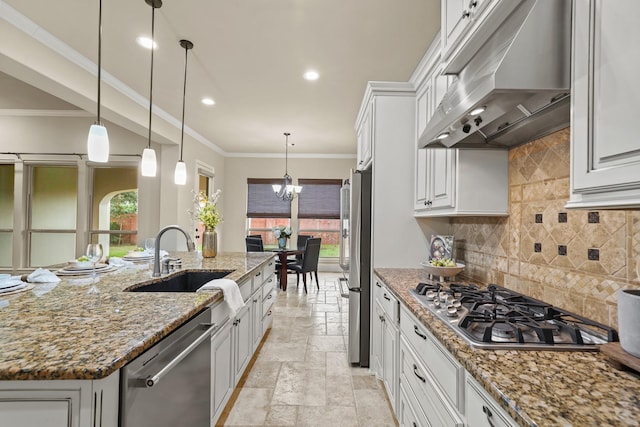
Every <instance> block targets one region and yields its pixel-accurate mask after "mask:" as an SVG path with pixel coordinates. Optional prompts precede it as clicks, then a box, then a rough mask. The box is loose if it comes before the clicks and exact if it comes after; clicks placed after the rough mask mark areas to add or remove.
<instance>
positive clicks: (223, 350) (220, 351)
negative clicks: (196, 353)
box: [211, 323, 235, 422]
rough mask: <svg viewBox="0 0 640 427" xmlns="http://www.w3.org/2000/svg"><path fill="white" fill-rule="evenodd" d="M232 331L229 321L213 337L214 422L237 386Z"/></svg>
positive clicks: (212, 383)
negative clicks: (234, 371)
mask: <svg viewBox="0 0 640 427" xmlns="http://www.w3.org/2000/svg"><path fill="white" fill-rule="evenodd" d="M231 332H232V325H231V323H228V324H227V325H226V326H225V327H223V328H222V329H221V330H220V331H218V332H217V333H216V334H215V335H214V336H213V337H211V405H212V410H211V413H212V414H213V421H214V422H215V420H216V419H218V417H219V416H220V413H221V412H222V409H223V408H224V405H225V403H226V402H227V400H228V399H229V397H230V396H231V392H232V391H233V387H234V386H235V382H234V380H235V376H234V373H233V357H232V356H233V346H232V339H231Z"/></svg>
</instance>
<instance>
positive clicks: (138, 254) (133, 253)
mask: <svg viewBox="0 0 640 427" xmlns="http://www.w3.org/2000/svg"><path fill="white" fill-rule="evenodd" d="M122 258H153V255H151V254H150V253H149V252H146V251H131V252H129V253H128V254H126V255H125V256H123V257H122Z"/></svg>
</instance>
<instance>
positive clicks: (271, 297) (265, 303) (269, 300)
mask: <svg viewBox="0 0 640 427" xmlns="http://www.w3.org/2000/svg"><path fill="white" fill-rule="evenodd" d="M276 296H277V291H276V290H275V289H272V290H271V292H270V293H269V294H268V295H267V296H265V298H264V300H262V312H263V313H266V312H268V311H269V310H271V306H272V305H273V303H274V302H275V300H276Z"/></svg>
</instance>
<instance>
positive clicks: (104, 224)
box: [89, 167, 138, 257]
mask: <svg viewBox="0 0 640 427" xmlns="http://www.w3.org/2000/svg"><path fill="white" fill-rule="evenodd" d="M92 170H93V180H92V181H93V183H92V184H93V185H92V200H91V217H90V218H91V222H90V226H89V227H90V230H91V241H92V242H94V243H96V242H97V243H101V244H102V248H103V250H104V253H105V254H108V255H109V256H114V257H122V256H124V255H126V254H127V253H128V252H129V251H131V250H133V249H135V248H136V246H137V239H138V170H137V168H136V167H95V168H93V169H92Z"/></svg>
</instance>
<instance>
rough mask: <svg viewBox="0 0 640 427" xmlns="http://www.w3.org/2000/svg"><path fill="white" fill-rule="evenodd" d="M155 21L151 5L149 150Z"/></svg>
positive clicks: (153, 8)
mask: <svg viewBox="0 0 640 427" xmlns="http://www.w3.org/2000/svg"><path fill="white" fill-rule="evenodd" d="M155 20H156V8H155V6H154V5H151V77H150V78H149V82H150V83H149V146H148V148H151V116H152V114H151V113H152V112H151V109H152V108H153V51H154V45H155V43H156V39H155V34H154V32H155Z"/></svg>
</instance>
